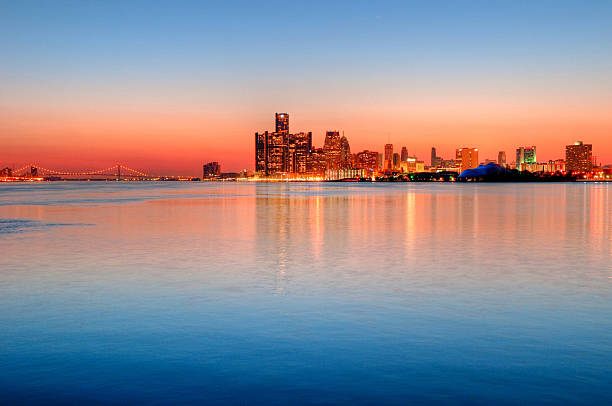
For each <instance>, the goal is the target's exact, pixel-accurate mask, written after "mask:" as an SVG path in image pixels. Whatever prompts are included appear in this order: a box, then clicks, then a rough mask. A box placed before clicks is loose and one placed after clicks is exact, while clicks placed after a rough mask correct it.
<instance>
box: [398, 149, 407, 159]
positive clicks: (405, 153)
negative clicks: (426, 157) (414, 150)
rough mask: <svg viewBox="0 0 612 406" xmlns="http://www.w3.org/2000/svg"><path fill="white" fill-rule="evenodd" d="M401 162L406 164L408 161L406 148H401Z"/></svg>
mask: <svg viewBox="0 0 612 406" xmlns="http://www.w3.org/2000/svg"><path fill="white" fill-rule="evenodd" d="M400 160H401V161H402V162H406V161H407V160H408V149H407V148H406V147H402V156H401V157H400Z"/></svg>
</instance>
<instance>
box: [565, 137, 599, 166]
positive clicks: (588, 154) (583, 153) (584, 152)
mask: <svg viewBox="0 0 612 406" xmlns="http://www.w3.org/2000/svg"><path fill="white" fill-rule="evenodd" d="M565 167H566V169H567V170H568V171H571V172H589V171H591V170H592V169H593V145H592V144H584V143H583V142H582V141H576V142H575V143H574V145H567V146H566V147H565Z"/></svg>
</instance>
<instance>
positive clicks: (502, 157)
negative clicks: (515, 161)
mask: <svg viewBox="0 0 612 406" xmlns="http://www.w3.org/2000/svg"><path fill="white" fill-rule="evenodd" d="M497 164H498V165H500V166H504V167H505V166H506V151H499V152H498V153H497Z"/></svg>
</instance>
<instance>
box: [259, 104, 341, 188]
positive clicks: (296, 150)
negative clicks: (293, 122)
mask: <svg viewBox="0 0 612 406" xmlns="http://www.w3.org/2000/svg"><path fill="white" fill-rule="evenodd" d="M275 118H276V128H275V131H274V132H268V131H265V132H261V133H259V132H257V133H255V172H257V173H258V174H259V175H260V176H266V177H267V176H277V175H281V174H295V175H307V174H308V175H323V174H324V173H325V171H326V170H335V169H342V168H349V167H351V165H352V159H351V158H352V157H351V148H350V146H349V142H348V140H347V139H346V137H345V136H344V135H342V136H341V135H340V132H339V131H327V133H326V134H325V142H324V144H323V148H314V146H313V145H312V132H299V133H294V134H292V133H290V132H289V114H287V113H276V117H275Z"/></svg>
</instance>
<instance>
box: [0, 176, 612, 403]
mask: <svg viewBox="0 0 612 406" xmlns="http://www.w3.org/2000/svg"><path fill="white" fill-rule="evenodd" d="M59 186H60V187H59V188H58V189H53V187H51V186H49V185H47V186H45V188H44V189H41V190H40V194H38V193H37V190H38V189H35V188H36V186H32V187H33V188H34V189H28V188H27V187H20V188H19V189H15V190H11V192H10V193H1V191H2V190H1V189H2V188H6V187H7V186H3V185H0V218H1V219H3V220H2V221H4V222H8V223H6V224H9V223H11V222H12V223H15V222H17V223H19V222H22V223H19V224H73V226H70V227H23V230H22V231H20V232H19V233H4V234H3V235H2V236H0V252H1V253H2V255H1V256H0V344H1V345H2V347H3V358H2V359H3V368H2V371H1V372H0V391H1V392H2V393H3V395H4V397H5V398H6V399H9V401H7V403H16V402H10V400H18V399H20V400H23V399H25V401H21V403H42V402H37V401H36V400H37V399H38V400H40V399H44V394H45V393H55V394H56V396H57V397H56V398H55V399H60V400H62V402H60V403H74V402H75V399H76V398H75V397H74V388H75V387H76V388H84V389H83V393H84V394H83V396H82V397H81V398H79V399H95V400H97V401H98V400H99V401H100V402H101V403H121V402H125V401H126V400H127V401H128V403H154V402H160V403H181V400H183V401H184V400H185V399H187V401H186V402H184V403H194V404H198V403H200V404H201V403H216V404H219V403H221V404H223V403H225V404H235V403H245V402H249V401H252V400H253V399H255V401H256V402H259V403H272V404H274V403H276V404H278V403H283V399H285V400H286V399H288V398H292V399H293V398H295V399H301V400H304V403H350V402H351V401H352V402H353V403H354V402H355V401H359V400H363V399H366V400H370V401H371V403H389V404H390V403H394V404H403V403H406V402H407V401H408V400H413V401H415V402H416V403H419V402H421V403H424V404H427V403H444V400H445V399H463V400H465V401H466V402H468V403H495V404H503V403H506V404H516V403H533V401H534V399H538V401H539V400H541V399H551V402H552V403H563V404H571V403H590V404H597V403H600V404H607V403H609V402H610V401H612V393H611V392H610V391H609V390H607V389H606V388H607V386H606V385H607V381H608V374H609V359H610V357H611V356H612V348H611V347H610V345H609V343H610V342H612V317H610V316H611V313H610V306H609V305H610V300H609V299H610V294H611V293H612V283H611V282H610V281H611V280H612V279H610V278H611V276H612V269H611V265H610V264H611V263H612V223H611V218H610V217H611V215H612V203H611V202H610V199H611V198H612V196H611V195H610V193H609V190H610V186H608V185H607V184H606V185H596V184H593V185H583V184H555V185H551V184H516V185H513V184H504V185H493V184H462V185H450V184H440V185H437V184H355V185H336V184H318V185H308V184H255V185H254V184H227V183H223V184H222V183H206V184H179V185H159V184H150V185H146V184H136V185H131V184H114V183H113V184H110V185H104V186H103V188H106V189H104V191H103V192H104V193H102V192H101V191H100V190H99V189H96V187H98V186H97V185H96V186H91V185H82V184H72V185H70V184H62V185H59ZM62 202H63V203H62ZM12 223H11V224H12ZM0 224H2V223H1V222H0ZM143 365H146V368H144V367H143ZM568 365H570V366H571V368H568ZM82 371H87V374H83V373H82ZM85 375H86V376H85ZM577 377H579V378H577ZM492 382H499V384H492ZM109 385H112V386H113V387H114V388H116V391H111V392H112V393H111V392H109V391H108V390H106V388H108V386H109ZM257 388H264V390H259V389H257ZM602 388H603V389H602ZM138 389H139V390H138ZM177 394H180V398H177ZM28 396H29V397H28ZM37 396H38V397H37ZM17 403H19V402H17ZM51 403H53V402H51Z"/></svg>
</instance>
